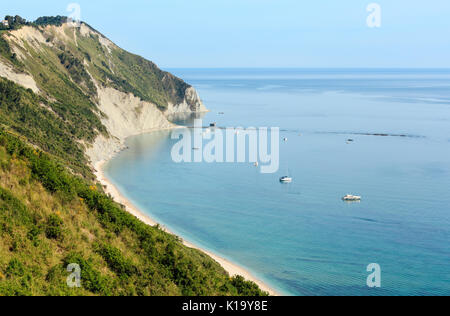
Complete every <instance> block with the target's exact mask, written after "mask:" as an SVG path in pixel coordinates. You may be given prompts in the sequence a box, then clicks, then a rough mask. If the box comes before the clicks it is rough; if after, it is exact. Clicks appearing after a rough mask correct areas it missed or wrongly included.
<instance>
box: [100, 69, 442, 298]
mask: <svg viewBox="0 0 450 316" xmlns="http://www.w3.org/2000/svg"><path fill="white" fill-rule="evenodd" d="M171 71H172V72H174V73H175V74H176V75H178V76H180V77H181V78H183V79H185V80H186V81H188V82H189V83H190V84H192V85H194V86H195V87H196V88H197V89H198V91H199V94H200V95H201V97H202V99H203V100H204V103H205V104H206V106H207V107H208V108H209V109H210V110H211V112H210V113H208V114H207V115H206V116H205V117H204V122H205V123H208V124H209V122H213V121H216V122H217V123H218V125H219V126H224V127H238V126H242V127H250V126H253V127H272V126H273V127H280V130H281V132H280V134H281V135H280V137H282V138H284V137H287V138H288V142H286V143H284V142H281V144H280V146H281V147H280V160H281V166H280V170H279V172H278V173H275V174H261V173H259V170H258V169H257V168H255V167H254V166H253V165H252V164H249V163H243V164H207V163H201V164H196V163H192V164H187V163H182V164H176V163H174V162H172V159H171V155H170V152H171V149H172V146H173V145H174V143H175V142H176V140H172V139H171V136H170V132H168V131H164V132H155V133H151V134H147V135H141V136H136V137H132V138H130V139H128V141H127V143H128V146H129V147H130V149H129V150H127V151H124V152H122V153H121V154H120V155H118V156H117V157H116V158H114V159H113V160H112V161H111V162H110V163H109V164H108V165H107V166H106V173H107V176H108V177H109V178H110V179H111V180H112V181H113V182H114V183H115V184H116V185H117V186H118V187H119V188H120V189H121V191H122V192H123V193H124V194H125V195H126V196H127V197H129V198H130V200H132V201H133V202H134V203H135V204H136V205H137V206H139V207H140V208H141V209H142V210H143V211H144V212H146V213H148V214H149V215H150V216H151V217H153V218H155V219H157V220H159V221H160V222H161V223H163V224H164V225H165V226H167V227H168V228H169V229H170V230H172V231H174V232H175V233H177V234H179V235H180V236H181V237H183V238H185V239H187V240H189V241H191V242H194V243H197V244H198V245H200V246H202V247H204V248H206V249H208V250H211V251H214V252H216V253H218V254H220V255H222V256H223V257H225V258H227V259H229V260H231V261H233V262H235V263H237V264H240V265H242V266H244V267H246V268H247V269H249V270H250V271H252V272H253V273H254V274H255V275H256V276H257V277H259V278H261V279H262V280H264V281H266V282H267V283H268V284H270V285H271V286H272V287H274V288H275V289H277V290H278V291H280V292H282V293H285V294H289V295H345V294H348V295H386V294H387V295H423V294H435V295H450V242H449V241H450V192H449V189H450V71H447V70H420V71H418V70H296V69H292V70H277V69H273V70H266V69H226V70H224V69H213V70H201V69H200V70H171ZM219 112H224V113H225V114H224V115H219ZM178 123H183V124H186V125H189V124H191V123H192V122H190V121H189V120H186V121H178ZM377 133H383V134H390V135H392V136H385V137H383V136H371V135H366V134H377ZM300 135H301V136H300ZM400 135H402V136H400ZM348 138H352V139H354V143H351V144H347V143H346V140H347V139H348ZM288 169H289V170H290V171H289V172H290V174H291V175H292V176H293V178H294V182H293V183H292V184H290V185H282V184H280V183H279V181H278V179H279V178H280V177H281V176H283V175H286V173H287V170H288ZM348 193H351V194H358V195H362V196H363V200H362V202H361V203H350V204H349V203H344V202H343V201H341V197H342V196H343V195H345V194H348ZM370 263H378V264H379V265H380V266H381V269H382V287H381V288H380V289H369V288H368V287H367V286H366V279H367V276H368V274H369V273H368V272H366V267H367V266H368V265H369V264H370Z"/></svg>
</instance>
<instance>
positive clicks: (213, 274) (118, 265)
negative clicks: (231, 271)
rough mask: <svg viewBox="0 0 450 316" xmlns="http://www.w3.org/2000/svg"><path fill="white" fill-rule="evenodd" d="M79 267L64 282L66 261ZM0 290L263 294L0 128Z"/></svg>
mask: <svg viewBox="0 0 450 316" xmlns="http://www.w3.org/2000/svg"><path fill="white" fill-rule="evenodd" d="M72 263H76V264H78V265H79V266H80V267H81V285H82V287H81V288H69V287H68V286H67V284H66V279H67V277H68V275H69V272H67V270H66V269H67V266H68V265H69V264H72ZM0 295H250V296H254V295H264V293H262V292H261V291H260V290H259V289H258V287H257V286H256V285H255V284H254V283H251V282H246V281H244V280H243V279H242V278H240V277H234V278H230V277H229V276H228V275H227V273H226V272H225V271H224V270H223V269H222V268H221V267H220V266H219V265H218V264H217V263H216V262H214V261H213V260H212V259H210V258H209V257H208V256H206V255H205V254H203V253H201V252H200V251H197V250H194V249H189V248H187V247H185V246H183V245H182V244H181V242H180V240H179V239H178V238H177V237H176V236H173V235H170V234H167V233H165V232H163V231H162V230H160V229H159V228H158V227H151V226H148V225H145V224H144V223H142V222H141V221H139V220H138V219H136V218H135V217H133V216H132V215H130V214H128V213H127V212H125V211H124V210H122V208H121V207H120V206H119V205H117V204H116V203H115V202H113V201H112V200H111V199H110V198H109V197H108V196H106V195H105V194H104V193H102V192H101V188H99V187H97V186H94V185H93V184H92V183H90V182H88V181H86V180H84V179H83V178H81V177H78V176H74V175H73V174H71V173H69V172H67V171H66V169H65V168H64V167H63V166H62V165H61V164H60V163H58V162H57V161H55V160H54V159H52V158H51V157H50V156H49V155H47V154H45V153H43V152H41V151H38V150H35V149H34V148H32V147H30V146H28V145H26V144H25V143H24V142H23V141H21V140H19V139H18V138H17V137H16V136H14V135H11V134H10V133H8V132H6V131H4V130H0Z"/></svg>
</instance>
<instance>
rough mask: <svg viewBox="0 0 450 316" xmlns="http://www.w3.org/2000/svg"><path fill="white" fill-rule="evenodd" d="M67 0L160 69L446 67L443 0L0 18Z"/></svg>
mask: <svg viewBox="0 0 450 316" xmlns="http://www.w3.org/2000/svg"><path fill="white" fill-rule="evenodd" d="M73 2H75V3H78V4H79V5H80V9H81V11H80V13H81V19H82V20H83V21H85V22H87V23H89V24H90V25H92V26H93V27H94V28H95V29H97V30H99V31H100V32H102V33H103V34H104V35H105V36H107V37H108V38H110V39H111V40H112V41H113V42H115V43H116V44H118V45H119V46H120V47H122V48H124V49H126V50H128V51H130V52H133V53H136V54H139V55H141V56H143V57H145V58H147V59H150V60H152V61H154V62H155V63H157V64H158V65H159V66H161V67H163V68H196V67H205V68H209V67H213V68H216V67H218V68H220V67H283V68H284V67H307V68H322V67H323V68H329V67H336V68H353V67H364V68H368V67H370V68H372V67H375V68H450V36H449V35H450V18H449V17H450V1H449V0H428V1H423V0H316V1H311V0H307V1H304V0H140V1H139V0H127V1H116V0H108V1H106V0H88V1H85V0H78V1H61V0H39V1H36V0H16V1H2V3H0V15H1V16H2V17H3V16H4V15H7V14H9V15H16V14H18V15H20V16H22V17H24V18H26V19H27V20H34V19H36V18H37V17H39V16H43V15H70V13H71V12H68V11H67V7H68V5H69V4H70V3H73ZM371 3H376V4H378V5H379V8H380V11H378V10H377V11H376V12H368V11H367V7H368V5H369V4H371ZM377 12H380V15H379V17H380V19H379V20H376V21H380V23H381V25H380V27H373V28H371V27H369V26H368V24H367V19H368V16H369V15H370V14H371V13H377ZM371 21H374V20H372V19H371Z"/></svg>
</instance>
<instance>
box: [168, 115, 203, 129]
mask: <svg viewBox="0 0 450 316" xmlns="http://www.w3.org/2000/svg"><path fill="white" fill-rule="evenodd" d="M206 114H207V113H174V114H170V115H168V116H167V118H168V120H169V121H171V122H172V123H174V124H177V125H183V126H193V125H194V120H198V119H203V118H204V117H205V116H206Z"/></svg>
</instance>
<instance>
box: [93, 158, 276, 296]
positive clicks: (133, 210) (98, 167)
mask: <svg viewBox="0 0 450 316" xmlns="http://www.w3.org/2000/svg"><path fill="white" fill-rule="evenodd" d="M106 162H107V161H105V160H103V161H100V162H98V163H96V164H95V166H94V168H95V175H96V177H97V179H98V181H99V182H100V183H101V184H102V185H103V186H104V188H105V192H106V193H107V194H110V195H111V196H112V198H113V199H114V200H115V201H116V202H117V203H120V204H122V205H125V207H126V210H127V211H128V212H129V213H130V214H133V215H134V216H136V217H137V218H138V219H139V220H141V221H142V222H144V223H146V224H147V225H150V226H155V225H157V224H158V223H157V222H156V221H155V220H153V219H152V218H150V217H149V216H148V215H146V214H144V213H143V212H141V211H140V210H139V209H138V208H137V207H136V206H135V205H133V203H131V202H130V201H129V200H128V199H127V198H126V197H125V196H123V195H122V194H121V192H120V191H119V190H118V189H117V187H116V186H115V185H114V184H112V183H111V182H110V181H109V180H108V178H107V177H106V176H105V174H104V172H103V167H104V165H105V163H106ZM160 226H161V228H162V229H163V230H164V231H166V232H167V233H170V234H173V233H172V232H171V231H169V230H168V229H167V228H166V227H164V226H163V225H160ZM183 244H184V245H185V246H186V247H189V248H193V249H197V250H200V251H202V252H204V253H206V254H207V255H208V256H210V257H211V258H213V259H214V260H215V261H216V262H217V263H219V264H220V265H221V266H222V267H223V268H224V269H225V270H226V271H227V272H228V273H229V274H230V276H235V275H240V276H242V277H244V278H245V279H246V280H250V281H253V282H255V283H256V284H257V285H258V286H259V287H260V288H261V289H262V290H263V291H266V292H268V293H269V294H270V295H272V296H280V295H281V294H280V293H277V292H276V291H275V290H273V289H272V288H270V287H269V286H268V285H267V284H265V283H264V282H262V281H261V280H258V279H257V278H256V277H254V276H253V275H252V274H251V273H250V272H248V271H246V270H245V269H243V268H242V267H240V266H238V265H236V264H234V263H232V262H230V261H228V260H226V259H224V258H222V257H220V256H218V255H216V254H214V253H211V252H210V251H206V250H204V249H202V248H200V247H197V246H196V245H194V244H192V243H190V242H188V241H185V240H184V239H183Z"/></svg>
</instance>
